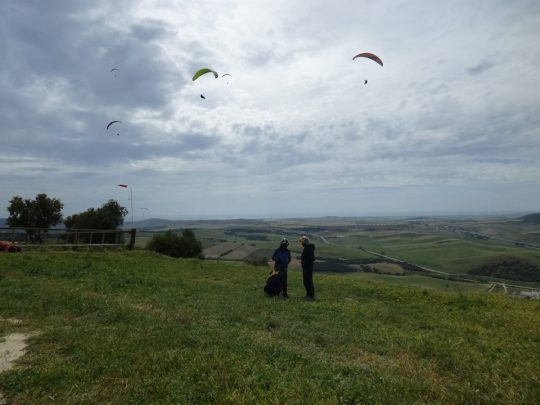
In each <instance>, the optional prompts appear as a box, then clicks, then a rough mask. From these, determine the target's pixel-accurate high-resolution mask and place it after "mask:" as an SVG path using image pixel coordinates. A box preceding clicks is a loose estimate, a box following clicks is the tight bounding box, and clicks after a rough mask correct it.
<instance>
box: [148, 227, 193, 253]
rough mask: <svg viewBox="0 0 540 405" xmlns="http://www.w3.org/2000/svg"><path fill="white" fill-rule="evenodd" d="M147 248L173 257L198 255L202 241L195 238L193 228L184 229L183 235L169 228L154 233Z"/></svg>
mask: <svg viewBox="0 0 540 405" xmlns="http://www.w3.org/2000/svg"><path fill="white" fill-rule="evenodd" d="M146 248H147V249H148V250H153V251H154V252H157V253H161V254H164V255H167V256H172V257H198V256H200V254H201V252H202V243H201V241H200V240H198V239H197V238H195V234H194V233H193V231H192V230H191V229H184V231H182V235H181V236H180V235H178V234H177V233H175V232H173V231H172V230H168V231H167V232H165V233H163V234H157V235H154V236H153V237H152V239H151V240H150V242H148V244H147V245H146Z"/></svg>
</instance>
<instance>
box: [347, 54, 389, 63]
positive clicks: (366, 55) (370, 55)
mask: <svg viewBox="0 0 540 405" xmlns="http://www.w3.org/2000/svg"><path fill="white" fill-rule="evenodd" d="M356 58H369V59H371V60H372V61H374V62H377V63H378V64H379V65H381V66H382V65H383V61H382V60H381V58H379V57H378V56H377V55H375V54H373V53H369V52H363V53H359V54H358V55H356V56H355V57H354V58H352V60H355V59H356Z"/></svg>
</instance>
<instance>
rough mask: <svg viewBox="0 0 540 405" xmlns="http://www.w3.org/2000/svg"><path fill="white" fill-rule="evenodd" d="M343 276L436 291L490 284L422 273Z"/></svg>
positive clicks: (477, 289) (481, 287) (484, 287)
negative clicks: (442, 277) (448, 278)
mask: <svg viewBox="0 0 540 405" xmlns="http://www.w3.org/2000/svg"><path fill="white" fill-rule="evenodd" d="M343 276H345V277H351V278H356V279H359V280H369V281H372V282H374V283H384V284H387V285H397V286H402V287H404V286H409V287H419V288H426V289H432V290H438V291H452V292H456V293H470V292H482V291H486V290H487V288H488V287H489V285H490V284H483V283H471V282H464V281H454V280H444V279H440V278H435V277H427V276H422V275H408V276H393V275H387V274H374V273H364V272H358V273H347V274H344V275H343Z"/></svg>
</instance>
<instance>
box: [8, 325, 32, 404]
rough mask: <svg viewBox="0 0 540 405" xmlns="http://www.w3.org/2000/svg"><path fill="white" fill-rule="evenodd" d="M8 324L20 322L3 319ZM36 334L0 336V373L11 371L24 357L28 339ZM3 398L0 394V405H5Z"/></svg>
mask: <svg viewBox="0 0 540 405" xmlns="http://www.w3.org/2000/svg"><path fill="white" fill-rule="evenodd" d="M0 320H3V321H7V322H9V323H12V324H15V325H18V324H21V323H22V321H19V320H17V319H4V318H0ZM35 335H36V333H10V334H9V335H6V336H0V373H2V372H4V371H7V370H9V369H11V368H12V367H13V366H14V365H15V362H16V361H17V360H18V359H19V358H20V357H22V356H23V355H24V353H25V349H26V346H27V343H26V341H27V340H28V338H30V337H32V336H35ZM6 403H7V402H6V400H5V398H4V397H3V396H2V393H1V392H0V405H4V404H6Z"/></svg>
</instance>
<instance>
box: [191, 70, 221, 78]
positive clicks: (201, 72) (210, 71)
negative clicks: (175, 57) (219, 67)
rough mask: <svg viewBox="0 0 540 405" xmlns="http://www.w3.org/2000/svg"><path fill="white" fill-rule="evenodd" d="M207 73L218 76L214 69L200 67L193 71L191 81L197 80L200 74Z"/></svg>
mask: <svg viewBox="0 0 540 405" xmlns="http://www.w3.org/2000/svg"><path fill="white" fill-rule="evenodd" d="M207 73H213V74H214V77H215V78H216V79H217V78H218V76H219V75H218V74H217V72H216V71H214V70H212V69H208V68H202V69H199V70H197V71H196V72H195V74H194V75H193V78H192V79H191V80H192V81H195V80H197V79H198V78H199V77H201V76H202V75H205V74H207Z"/></svg>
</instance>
